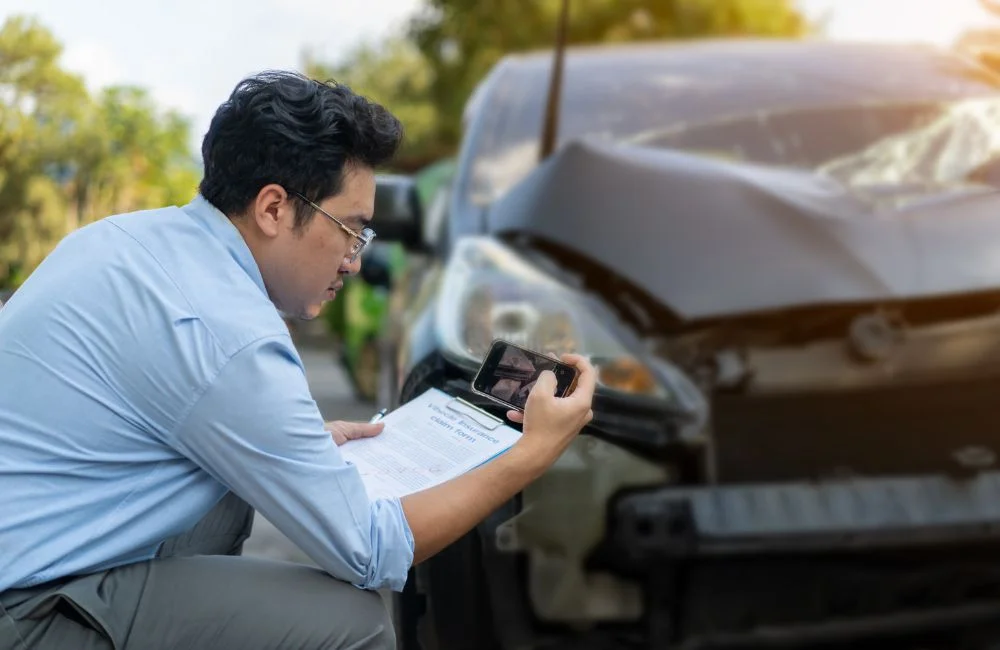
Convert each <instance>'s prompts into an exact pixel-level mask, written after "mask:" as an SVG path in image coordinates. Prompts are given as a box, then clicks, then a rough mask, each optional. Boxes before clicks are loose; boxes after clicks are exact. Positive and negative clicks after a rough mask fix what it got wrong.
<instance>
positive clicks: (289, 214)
mask: <svg viewBox="0 0 1000 650" xmlns="http://www.w3.org/2000/svg"><path fill="white" fill-rule="evenodd" d="M291 199H292V197H291V196H289V194H288V192H286V191H285V188H283V187H281V186H280V185H277V184H275V183H271V184H270V185H265V186H264V187H262V188H260V192H258V193H257V198H255V199H254V200H253V202H252V203H251V204H250V214H249V215H248V217H249V218H250V220H251V221H253V223H255V224H256V225H257V228H258V230H260V233H261V234H262V235H264V236H265V237H277V236H278V234H279V233H280V232H281V230H282V229H284V228H287V226H286V225H285V224H286V223H289V222H292V221H294V218H295V215H294V206H293V205H292V202H291Z"/></svg>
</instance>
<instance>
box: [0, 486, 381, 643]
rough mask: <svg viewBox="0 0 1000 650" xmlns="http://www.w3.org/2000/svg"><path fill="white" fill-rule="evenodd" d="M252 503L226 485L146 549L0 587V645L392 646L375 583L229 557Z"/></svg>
mask: <svg viewBox="0 0 1000 650" xmlns="http://www.w3.org/2000/svg"><path fill="white" fill-rule="evenodd" d="M253 514H254V513H253V510H252V509H251V508H250V507H249V506H247V504H246V503H245V502H243V501H242V500H241V499H239V498H237V497H236V496H235V495H233V494H231V493H230V494H229V495H227V496H226V497H225V498H223V499H222V501H221V502H220V503H219V504H218V505H217V506H216V507H215V509H213V510H212V512H210V513H209V514H208V515H207V516H206V517H205V518H204V519H202V521H201V522H199V523H198V525H197V526H196V527H195V528H194V529H192V530H191V531H190V532H188V533H187V534H185V535H181V536H178V537H176V538H173V539H171V540H169V541H168V542H167V543H165V544H164V545H163V548H162V549H161V551H160V554H159V556H158V557H157V558H156V559H154V560H150V561H147V562H139V563H136V564H132V565H128V566H124V567H118V568H114V569H110V570H107V571H101V572H99V573H94V574H90V575H86V576H79V577H74V578H70V579H63V580H58V581H55V582H52V583H47V584H44V585H39V586H37V587H32V588H29V589H20V590H10V591H7V592H4V593H2V594H0V650H36V649H37V650H166V649H168V648H170V649H174V648H176V649H177V650H202V649H205V650H208V649H213V650H215V649H217V650H229V649H235V648H239V649H240V650H264V649H265V648H266V649H272V648H274V649H278V648H280V649H281V650H285V649H288V650H292V649H299V648H301V649H302V650H306V649H309V650H315V649H319V648H322V649H324V650H325V649H330V650H333V649H338V650H339V649H341V648H345V649H346V648H350V649H358V650H360V649H362V648H364V649H368V648H379V649H390V648H395V633H394V630H393V627H392V621H391V620H390V617H389V613H388V611H387V609H386V607H385V605H384V603H383V601H382V599H381V598H380V597H379V595H378V594H377V593H375V592H372V591H364V590H361V589H358V588H356V587H354V586H352V585H349V584H347V583H344V582H341V581H338V580H335V579H334V578H331V577H330V576H329V575H327V574H326V573H323V572H322V571H320V570H318V569H314V568H311V567H308V566H303V565H297V564H291V563H284V562H274V561H268V560H261V559H256V558H247V557H240V555H241V553H242V548H243V542H244V541H245V540H246V538H247V537H249V536H250V530H251V527H252V525H253Z"/></svg>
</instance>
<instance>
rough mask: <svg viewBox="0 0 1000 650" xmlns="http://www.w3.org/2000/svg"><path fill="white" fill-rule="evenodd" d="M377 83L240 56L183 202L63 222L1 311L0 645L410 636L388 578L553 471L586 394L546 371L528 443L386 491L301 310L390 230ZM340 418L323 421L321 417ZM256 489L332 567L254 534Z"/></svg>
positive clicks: (394, 130)
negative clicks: (342, 82)
mask: <svg viewBox="0 0 1000 650" xmlns="http://www.w3.org/2000/svg"><path fill="white" fill-rule="evenodd" d="M400 139H401V127H400V125H399V123H398V121H397V120H396V119H395V118H394V117H393V116H392V115H391V114H390V113H389V112H387V111H386V110H385V109H384V108H382V107H381V106H378V105H377V104H374V103H371V102H369V101H367V100H365V99H363V98H361V97H359V96H357V95H354V94H352V93H351V91H350V90H349V89H347V88H345V87H342V86H337V85H332V84H330V85H327V84H320V83H317V82H314V81H311V80H308V79H306V78H303V77H301V76H298V75H294V74H284V73H267V74H262V75H259V76H255V77H252V78H249V79H246V80H244V81H243V82H241V83H240V84H238V85H237V87H236V88H235V90H234V92H233V94H232V96H231V97H230V98H229V100H228V101H227V102H225V103H224V104H223V105H222V106H221V107H220V108H219V110H218V112H217V113H216V115H215V117H214V119H213V121H212V123H211V126H210V128H209V131H208V133H207V134H206V136H205V139H204V144H203V148H202V154H203V159H204V165H205V175H204V179H203V180H202V182H201V185H200V188H199V189H200V191H199V194H198V196H196V197H195V199H194V200H193V201H192V202H191V203H190V204H189V205H186V206H184V207H180V208H178V207H169V208H164V209H159V210H151V211H147V212H143V213H138V214H125V215H115V216H110V217H108V218H105V219H103V220H101V221H99V222H97V223H94V224H92V225H89V226H87V227H85V228H82V229H80V230H78V231H76V232H75V233H73V234H71V235H69V236H68V237H66V238H65V240H64V241H62V242H61V243H60V245H59V246H58V247H57V248H56V249H55V250H54V251H53V252H52V253H51V254H50V255H49V256H48V258H47V259H46V260H45V261H44V262H43V263H42V264H41V265H40V266H39V268H38V269H37V270H36V271H35V273H33V274H32V276H31V277H30V278H29V279H28V280H27V282H25V283H24V285H23V286H22V287H21V288H20V289H19V291H18V292H17V294H16V295H14V297H13V298H12V299H11V300H10V302H9V303H8V304H7V305H6V306H5V307H4V309H3V310H2V311H0V486H2V490H0V492H2V494H3V499H0V648H2V649H3V650H7V649H13V648H16V649H18V650H23V649H24V648H43V649H44V648H74V649H82V648H93V649H102V650H104V649H110V648H115V649H116V650H122V649H123V648H125V649H132V648H141V649H143V650H155V649H156V648H168V647H169V648H188V649H191V650H196V649H198V648H213V649H218V650H225V649H227V648H241V649H243V650H252V649H255V648H278V647H281V648H391V647H394V634H393V630H392V625H391V623H390V621H389V619H388V616H387V613H386V610H385V608H384V607H383V606H382V603H381V600H380V599H379V597H378V595H377V594H376V593H374V592H373V590H374V589H378V588H390V589H395V590H399V589H401V588H402V586H403V584H404V582H405V579H406V575H407V570H408V569H409V568H410V566H411V565H412V564H414V563H418V562H421V561H423V560H425V559H426V558H428V557H430V556H432V555H434V554H435V553H437V552H438V551H439V550H441V549H442V548H443V547H445V546H446V545H448V544H450V543H451V542H453V541H454V540H456V539H457V538H458V537H460V536H461V535H463V534H464V533H465V532H467V531H468V530H470V529H471V528H472V527H473V526H474V525H475V524H476V523H477V522H479V521H480V520H482V519H483V518H484V517H485V516H486V515H487V514H489V513H490V512H491V511H492V510H494V509H495V508H496V507H498V506H499V505H500V504H501V503H503V502H504V501H506V500H507V499H509V498H510V497H511V496H513V495H515V494H516V493H517V492H518V491H520V490H521V489H522V488H524V486H525V485H527V484H528V483H529V482H530V481H532V480H533V479H535V478H536V477H538V476H539V475H540V474H541V473H542V472H543V471H544V470H545V469H546V468H547V467H548V466H549V465H550V464H551V463H552V462H554V461H555V459H556V458H557V457H558V456H559V454H560V453H561V452H562V451H563V450H564V449H565V448H566V446H567V444H569V442H570V441H571V440H572V439H573V437H574V436H575V435H577V433H578V432H579V431H580V429H581V428H582V427H583V426H584V425H585V424H586V423H587V422H588V421H589V420H590V418H591V417H592V412H591V409H590V406H591V399H592V396H593V391H594V385H595V380H594V372H593V369H592V368H591V366H590V365H589V364H588V363H587V362H586V361H585V360H584V359H582V358H579V357H568V358H567V359H568V360H569V361H570V362H571V363H574V364H576V365H577V366H578V367H579V368H580V370H581V373H582V376H581V379H580V385H579V388H578V389H577V391H576V392H575V394H574V395H573V396H571V397H569V398H565V399H556V398H555V397H553V393H554V389H555V379H554V377H553V376H551V374H548V375H546V376H544V377H543V378H542V379H540V380H539V381H538V387H537V389H536V390H535V391H534V392H533V393H532V394H531V397H530V399H529V401H528V405H527V408H526V410H525V414H524V415H523V418H522V417H521V416H519V415H518V414H516V413H511V414H509V416H510V417H511V418H512V419H514V420H517V421H523V426H524V435H523V436H522V438H521V440H520V441H519V443H518V444H517V445H515V446H514V447H513V448H512V449H511V450H510V451H509V453H507V454H505V455H503V456H501V457H500V458H497V459H495V460H494V461H493V462H491V463H488V464H487V465H485V466H483V467H481V468H479V469H477V470H475V471H473V472H470V473H468V474H466V475H464V476H462V477H460V478H457V479H455V480H453V481H450V482H448V483H446V484H444V485H441V486H438V487H435V488H432V489H429V490H426V491H424V492H421V493H418V494H414V495H411V496H408V497H406V498H403V499H401V500H398V499H396V500H393V499H387V500H379V501H375V502H369V500H368V498H367V497H366V495H365V492H364V488H363V486H362V483H361V481H360V480H359V477H358V474H357V472H356V471H355V470H354V468H353V467H352V466H350V465H347V464H345V463H344V461H343V460H342V457H341V455H340V454H339V451H338V445H339V444H350V442H349V440H350V439H351V438H354V437H357V436H364V435H374V434H377V433H378V432H379V430H380V427H381V425H378V426H368V425H363V424H351V423H345V422H337V423H333V424H332V425H330V426H329V427H326V426H325V425H324V422H323V421H322V420H321V417H320V413H319V411H318V410H317V408H316V404H315V402H314V401H313V399H312V397H311V396H310V394H309V390H308V386H307V383H306V378H305V375H304V372H303V367H302V362H301V360H300V358H299V356H298V354H297V352H296V350H295V347H294V346H293V344H292V341H291V339H290V337H289V333H288V330H287V327H286V326H285V323H284V321H283V319H282V317H281V315H282V314H286V315H290V316H294V317H299V318H306V319H308V318H313V317H315V316H316V315H317V314H319V312H320V309H321V307H322V305H323V303H324V301H327V300H331V299H333V298H334V297H335V296H336V294H337V292H338V291H339V289H340V288H341V286H342V284H343V281H344V277H345V276H348V275H353V274H355V273H357V272H358V270H359V268H360V264H361V261H360V259H361V258H360V254H361V251H362V249H363V248H364V247H365V245H366V244H367V243H368V242H369V241H371V238H372V236H373V233H372V232H371V230H370V228H371V227H372V224H371V223H370V222H371V220H372V217H373V205H374V191H375V180H374V172H373V170H374V169H375V168H377V167H379V166H381V165H382V164H384V163H385V162H386V161H388V160H389V159H390V158H391V157H392V156H393V155H394V152H395V151H396V149H397V146H398V144H399V141H400ZM327 428H329V430H327ZM254 509H256V510H258V511H260V512H261V513H262V514H263V515H264V516H266V517H267V518H268V519H269V520H270V521H272V522H273V523H274V524H275V525H276V526H277V527H278V528H279V529H281V530H282V531H283V532H284V533H285V534H286V535H288V536H289V537H290V538H291V539H292V540H294V541H295V542H296V543H297V544H298V545H299V546H300V547H301V548H302V549H303V550H304V551H305V552H306V553H308V554H309V555H310V556H311V557H312V559H313V560H315V562H316V563H317V564H318V565H319V566H320V567H321V568H322V571H320V570H314V569H311V568H308V567H304V566H295V565H289V564H282V563H275V562H267V561H262V560H255V559H251V558H244V557H237V556H239V554H240V549H241V545H242V542H243V540H244V539H245V538H246V536H247V535H248V534H249V525H250V521H251V518H252V515H253V510H254Z"/></svg>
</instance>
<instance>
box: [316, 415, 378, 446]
mask: <svg viewBox="0 0 1000 650" xmlns="http://www.w3.org/2000/svg"><path fill="white" fill-rule="evenodd" d="M324 428H325V429H326V430H327V431H329V432H330V435H332V436H333V441H334V442H335V443H337V445H338V446H340V445H342V444H344V443H345V442H347V441H348V440H357V439H358V438H371V437H372V436H377V435H378V434H380V433H382V429H384V428H385V424H384V423H382V422H376V423H375V424H368V423H367V422H343V421H341V420H336V421H334V422H327V423H326V424H325V425H324Z"/></svg>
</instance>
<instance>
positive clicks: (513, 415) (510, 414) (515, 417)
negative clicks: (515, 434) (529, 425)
mask: <svg viewBox="0 0 1000 650" xmlns="http://www.w3.org/2000/svg"><path fill="white" fill-rule="evenodd" d="M507 419H508V420H510V421H511V422H517V423H518V424H524V413H521V412H520V411H513V410H511V411H507Z"/></svg>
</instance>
